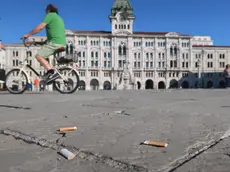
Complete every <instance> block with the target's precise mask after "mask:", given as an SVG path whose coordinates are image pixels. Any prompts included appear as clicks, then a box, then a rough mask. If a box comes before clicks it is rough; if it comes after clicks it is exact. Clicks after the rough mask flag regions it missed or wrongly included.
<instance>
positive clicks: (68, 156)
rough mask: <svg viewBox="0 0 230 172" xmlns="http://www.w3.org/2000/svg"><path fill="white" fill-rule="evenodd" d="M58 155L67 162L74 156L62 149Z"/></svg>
mask: <svg viewBox="0 0 230 172" xmlns="http://www.w3.org/2000/svg"><path fill="white" fill-rule="evenodd" d="M60 153H61V155H63V156H64V157H65V158H66V159H68V160H71V159H73V158H74V157H75V156H76V155H74V154H73V153H72V152H70V151H68V150H67V149H62V150H61V151H60Z"/></svg>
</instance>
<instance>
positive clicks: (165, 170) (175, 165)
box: [151, 129, 230, 172]
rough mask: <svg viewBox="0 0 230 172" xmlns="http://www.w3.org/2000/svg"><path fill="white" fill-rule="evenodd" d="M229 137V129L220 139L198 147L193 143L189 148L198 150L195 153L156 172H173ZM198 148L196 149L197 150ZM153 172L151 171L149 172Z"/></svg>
mask: <svg viewBox="0 0 230 172" xmlns="http://www.w3.org/2000/svg"><path fill="white" fill-rule="evenodd" d="M227 137H230V129H228V130H227V131H226V132H225V133H224V135H222V137H220V138H218V139H211V140H209V141H208V142H205V143H203V145H199V146H197V145H198V144H197V143H195V144H194V145H193V146H190V147H191V148H193V149H198V150H196V151H195V152H188V153H187V154H185V155H183V156H181V157H179V158H177V159H176V160H174V161H173V162H171V163H169V164H168V165H166V166H165V167H163V168H161V169H159V170H158V172H173V171H175V170H176V169H178V168H179V167H181V166H182V165H184V164H185V163H187V162H189V161H190V160H192V159H193V158H195V157H197V156H198V155H200V154H201V153H203V152H205V151H206V150H208V149H210V148H212V147H213V146H215V145H217V144H218V143H219V142H221V141H222V140H224V139H225V138H227ZM197 147H198V148H197ZM151 172H153V171H151Z"/></svg>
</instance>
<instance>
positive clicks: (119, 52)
mask: <svg viewBox="0 0 230 172" xmlns="http://www.w3.org/2000/svg"><path fill="white" fill-rule="evenodd" d="M118 54H119V55H122V48H121V46H120V45H119V47H118Z"/></svg>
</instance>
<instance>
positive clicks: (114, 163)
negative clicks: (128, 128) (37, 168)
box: [0, 129, 148, 172]
mask: <svg viewBox="0 0 230 172" xmlns="http://www.w3.org/2000/svg"><path fill="white" fill-rule="evenodd" d="M0 134H2V135H7V136H12V137H14V138H15V139H16V140H22V141H24V142H25V143H28V144H37V145H39V146H41V147H45V148H51V149H53V150H56V151H58V150H59V149H60V148H61V147H62V148H66V149H68V150H71V151H72V152H75V153H76V156H77V157H79V158H81V159H85V160H88V161H92V160H95V161H96V162H97V163H101V164H106V165H108V166H110V167H112V168H115V169H119V170H121V171H125V172H148V169H146V168H144V167H141V166H137V165H133V164H128V163H126V162H122V161H118V160H114V159H113V158H112V157H109V156H105V155H102V154H94V153H92V152H88V151H81V150H80V149H78V148H76V147H75V146H70V145H65V144H64V143H61V144H58V143H55V142H51V141H48V140H46V139H39V138H37V137H35V136H31V135H28V134H24V133H22V132H20V131H16V130H11V129H3V130H1V132H0Z"/></svg>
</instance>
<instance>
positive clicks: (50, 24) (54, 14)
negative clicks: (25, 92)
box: [22, 4, 66, 85]
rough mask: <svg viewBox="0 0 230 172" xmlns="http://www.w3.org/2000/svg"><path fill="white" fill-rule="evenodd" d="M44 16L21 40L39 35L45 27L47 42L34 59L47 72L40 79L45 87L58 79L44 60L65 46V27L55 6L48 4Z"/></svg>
mask: <svg viewBox="0 0 230 172" xmlns="http://www.w3.org/2000/svg"><path fill="white" fill-rule="evenodd" d="M45 11H46V16H45V18H44V19H43V21H42V23H40V24H39V25H38V26H37V27H35V28H34V29H33V30H32V31H31V32H30V33H28V34H25V35H23V37H22V38H23V39H27V38H29V37H30V36H32V35H34V34H36V33H39V32H40V31H41V30H43V29H44V28H45V27H46V35H47V40H46V41H45V42H44V44H43V46H42V47H41V49H40V50H38V52H37V54H36V56H35V57H36V59H37V60H38V62H40V63H41V65H42V66H43V67H44V68H45V69H46V70H47V72H46V73H45V75H44V76H43V77H42V79H43V80H44V81H45V83H46V84H47V85H49V84H51V83H52V82H53V81H54V80H55V79H57V78H58V77H59V74H58V73H57V72H56V71H55V70H54V69H53V68H52V67H51V66H50V64H49V62H48V61H47V60H46V59H45V58H48V57H49V56H51V55H53V54H54V53H55V51H56V50H57V49H59V48H61V47H65V46H66V38H65V26H64V21H63V19H62V18H61V17H60V16H59V15H58V9H57V7H56V6H55V5H53V4H49V5H48V6H47V7H46V10H45Z"/></svg>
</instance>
